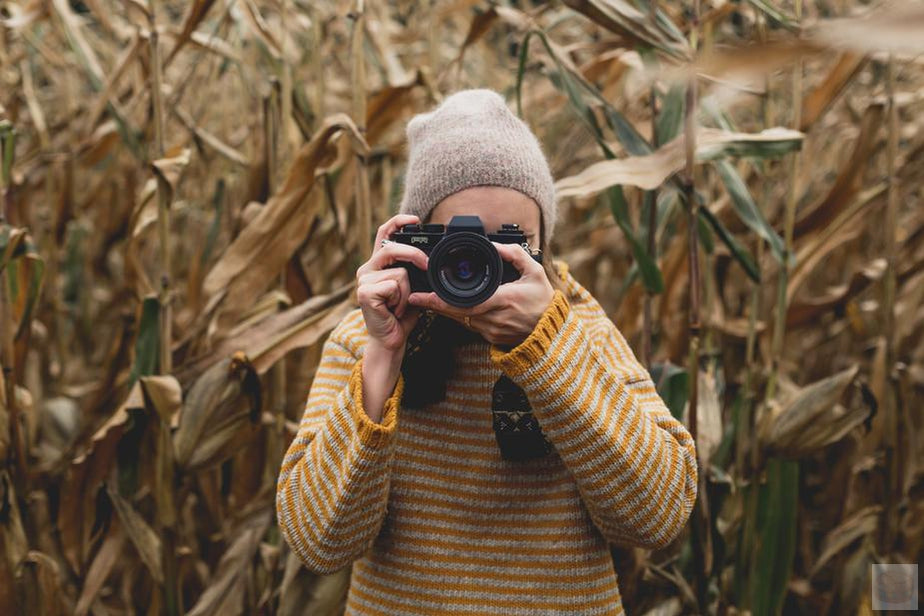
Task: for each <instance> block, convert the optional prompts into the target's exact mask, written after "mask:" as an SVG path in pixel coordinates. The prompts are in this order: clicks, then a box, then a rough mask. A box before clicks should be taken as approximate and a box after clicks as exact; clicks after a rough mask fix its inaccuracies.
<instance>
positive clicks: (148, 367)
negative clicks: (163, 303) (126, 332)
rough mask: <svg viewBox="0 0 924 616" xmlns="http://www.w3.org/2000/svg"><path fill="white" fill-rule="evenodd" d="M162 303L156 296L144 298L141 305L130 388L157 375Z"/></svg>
mask: <svg viewBox="0 0 924 616" xmlns="http://www.w3.org/2000/svg"><path fill="white" fill-rule="evenodd" d="M159 340H160V301H159V300H158V299H157V297H156V296H153V295H151V296H148V297H145V298H144V301H143V302H142V304H141V322H140V324H139V326H138V339H137V340H136V342H135V363H134V365H133V366H132V371H131V375H130V376H129V387H131V386H132V385H133V384H134V383H135V381H137V380H138V378H139V377H142V376H147V375H149V374H156V373H157V368H158V365H159V364H160V361H159V357H160V355H159V353H160V344H159Z"/></svg>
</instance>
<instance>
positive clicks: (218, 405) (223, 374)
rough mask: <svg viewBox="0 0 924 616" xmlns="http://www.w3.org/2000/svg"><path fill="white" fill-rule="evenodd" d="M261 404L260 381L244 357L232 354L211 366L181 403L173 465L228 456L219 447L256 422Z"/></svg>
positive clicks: (187, 464)
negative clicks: (174, 462)
mask: <svg viewBox="0 0 924 616" xmlns="http://www.w3.org/2000/svg"><path fill="white" fill-rule="evenodd" d="M261 405H262V400H261V391H260V381H259V378H258V377H257V375H256V372H255V371H254V368H253V366H252V365H251V364H250V361H249V360H248V359H247V357H246V355H244V354H243V353H236V354H235V356H234V357H233V358H230V359H223V360H221V361H219V362H217V363H215V365H213V366H212V367H211V368H209V369H208V370H207V371H206V372H205V373H204V374H203V375H202V376H201V377H200V378H199V379H198V380H197V381H196V382H195V383H194V384H193V386H192V388H191V389H190V391H189V394H188V395H187V396H186V400H185V401H184V403H183V410H182V411H181V415H180V421H179V427H178V428H177V431H176V432H175V433H174V435H173V445H174V450H175V451H176V464H177V466H178V467H180V468H186V467H198V466H203V465H205V464H207V463H211V462H213V461H215V460H216V459H218V458H220V459H224V458H226V457H229V456H231V455H232V454H233V453H234V451H231V450H224V449H223V447H224V446H225V444H226V443H227V442H228V441H230V440H231V439H232V437H234V435H235V434H236V433H237V432H238V431H240V430H246V429H247V428H248V426H253V425H254V424H256V423H257V421H258V419H259V416H260V410H261ZM216 434H218V435H221V438H215V436H214V435H216ZM207 437H211V438H210V440H209V441H208V443H207V446H206V445H205V444H204V443H205V440H206V439H207ZM222 456H223V457H222Z"/></svg>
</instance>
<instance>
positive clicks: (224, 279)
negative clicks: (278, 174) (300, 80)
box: [203, 114, 369, 315]
mask: <svg viewBox="0 0 924 616" xmlns="http://www.w3.org/2000/svg"><path fill="white" fill-rule="evenodd" d="M341 133H345V134H346V136H347V137H349V138H350V140H351V142H352V143H353V147H354V149H355V150H356V151H357V152H358V153H359V154H361V155H363V156H365V155H367V154H368V153H369V147H368V145H367V144H366V142H365V140H364V139H363V137H362V135H361V134H360V133H359V131H358V129H357V128H356V126H355V125H354V124H353V122H352V120H350V119H349V118H348V117H347V116H346V115H344V114H336V115H333V116H331V117H330V118H328V119H327V120H326V121H325V122H324V124H323V125H322V126H321V128H320V129H319V130H318V131H317V132H316V133H315V135H314V137H313V138H312V139H311V142H310V143H308V144H306V145H305V146H303V147H302V149H301V150H300V151H299V153H298V155H297V156H296V158H295V160H294V162H293V164H292V167H291V168H290V170H289V173H288V177H287V178H286V181H285V183H284V185H283V186H282V188H281V189H280V190H279V192H278V193H277V194H276V195H274V196H273V197H272V198H271V199H270V200H269V202H268V203H267V204H266V206H265V207H264V208H263V209H262V211H260V213H259V214H258V215H257V217H256V219H255V220H254V221H253V222H251V223H250V224H249V225H247V226H246V227H244V229H243V230H242V231H241V233H240V235H238V236H237V238H235V240H234V241H233V242H232V243H231V245H230V246H229V247H228V248H227V250H225V252H224V254H223V255H222V257H221V259H220V260H219V261H218V262H217V263H216V264H215V265H214V266H213V267H212V269H211V270H210V271H209V273H208V274H207V275H206V277H205V280H204V281H203V290H204V292H205V295H206V296H208V297H210V298H211V300H210V303H209V309H210V310H215V309H218V308H219V307H220V310H221V312H223V313H225V314H229V315H237V314H240V312H241V311H242V310H243V309H244V308H245V307H246V306H247V305H248V304H250V303H251V302H252V301H253V298H254V296H255V295H259V294H260V293H261V292H262V291H263V290H265V289H266V288H267V287H269V285H271V284H273V282H274V280H275V278H276V276H277V275H278V273H279V272H281V271H282V269H283V267H285V264H286V262H287V261H288V260H289V258H290V257H291V256H292V254H293V253H294V252H295V250H296V249H297V248H298V246H299V245H300V244H301V243H302V241H304V238H305V236H306V235H307V233H308V229H309V228H310V226H311V223H312V222H313V221H314V218H315V216H316V215H317V214H318V209H319V207H320V203H321V201H320V200H319V199H312V200H308V201H306V199H305V197H306V196H308V193H309V192H310V191H311V189H312V187H313V186H314V183H315V169H316V168H317V167H318V166H320V165H322V164H324V163H326V162H328V159H329V158H330V157H332V156H334V155H335V154H336V148H335V147H333V142H334V137H335V135H338V134H341ZM219 294H220V296H219ZM212 300H214V302H215V303H214V304H213V303H212Z"/></svg>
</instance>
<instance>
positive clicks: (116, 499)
mask: <svg viewBox="0 0 924 616" xmlns="http://www.w3.org/2000/svg"><path fill="white" fill-rule="evenodd" d="M107 488H108V492H109V499H110V500H111V501H112V504H113V506H114V507H115V510H116V512H117V513H118V514H119V519H120V520H122V525H123V527H124V528H125V534H127V535H128V538H129V539H131V541H132V544H134V546H135V549H137V550H138V555H139V556H141V560H142V561H143V562H144V564H145V565H146V566H147V568H148V571H150V572H151V577H153V578H154V580H155V581H156V582H157V583H158V584H162V583H163V581H164V569H163V564H162V560H161V546H160V537H158V535H157V533H155V532H154V529H153V528H151V527H150V526H149V525H148V523H147V522H145V520H144V518H143V517H141V514H139V513H138V512H137V511H135V508H134V507H132V505H131V503H129V502H128V501H126V500H125V499H124V498H122V496H120V495H119V493H118V492H117V491H116V490H114V489H113V488H112V487H110V486H107Z"/></svg>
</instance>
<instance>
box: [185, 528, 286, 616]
mask: <svg viewBox="0 0 924 616" xmlns="http://www.w3.org/2000/svg"><path fill="white" fill-rule="evenodd" d="M271 519H272V516H271V513H270V512H269V511H264V512H261V513H259V514H256V515H254V516H252V517H251V518H250V519H248V520H246V521H245V522H244V523H243V524H241V525H240V526H239V527H238V528H235V529H234V532H233V533H231V534H230V536H231V537H233V538H234V539H233V541H232V542H231V545H230V546H229V547H228V549H227V550H225V552H224V554H222V557H221V560H220V561H219V562H218V570H217V571H216V572H215V575H214V577H213V578H212V579H211V581H210V582H209V585H208V587H207V588H206V589H205V591H204V592H203V593H202V595H201V596H200V597H199V600H198V601H197V602H196V605H195V606H193V608H192V610H191V611H190V612H189V616H203V615H205V614H240V613H243V611H244V608H245V606H244V591H245V588H246V585H247V584H246V582H247V580H249V579H250V577H251V575H252V574H251V571H250V568H251V561H252V560H253V558H254V555H255V554H256V553H257V550H258V548H259V547H260V540H261V539H262V538H263V534H264V533H265V532H266V529H267V528H268V527H269V524H270V520H271Z"/></svg>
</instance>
